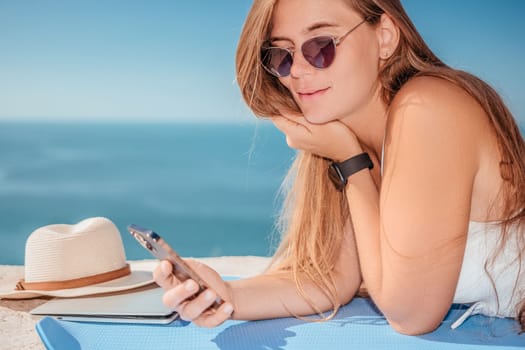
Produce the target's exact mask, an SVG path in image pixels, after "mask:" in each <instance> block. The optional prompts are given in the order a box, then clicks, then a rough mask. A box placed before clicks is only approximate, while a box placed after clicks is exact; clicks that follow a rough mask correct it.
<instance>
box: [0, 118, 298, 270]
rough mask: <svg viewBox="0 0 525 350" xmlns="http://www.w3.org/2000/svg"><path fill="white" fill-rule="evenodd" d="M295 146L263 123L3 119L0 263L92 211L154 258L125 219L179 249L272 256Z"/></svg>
mask: <svg viewBox="0 0 525 350" xmlns="http://www.w3.org/2000/svg"><path fill="white" fill-rule="evenodd" d="M294 154H295V153H294V152H293V151H292V150H290V149H289V148H288V147H287V145H286V142H285V140H284V136H282V134H281V133H280V132H279V131H278V130H276V129H275V128H274V127H273V126H271V125H269V124H266V123H258V124H249V125H226V124H223V125H210V124H195V125H193V124H147V123H143V124H140V123H136V124H117V123H115V124H107V123H100V124H96V123H84V124H80V123H7V122H4V123H1V124H0V223H1V225H0V239H1V242H2V243H1V244H0V264H23V262H24V249H25V241H26V239H27V237H28V236H29V234H30V233H31V232H32V231H33V230H35V229H36V228H38V227H40V226H43V225H48V224H56V223H76V222H78V221H80V220H82V219H85V218H88V217H92V216H105V217H108V218H109V219H111V220H112V221H113V222H114V223H115V224H116V225H117V227H118V228H119V230H120V232H121V235H122V238H123V241H124V246H125V250H126V255H127V258H128V259H144V258H151V256H150V255H149V253H148V252H146V251H145V250H144V249H143V248H141V247H140V246H139V245H138V244H137V243H136V242H135V241H134V240H133V239H132V238H131V236H129V234H128V233H127V231H126V226H127V225H128V224H130V223H135V224H138V225H140V226H144V227H148V228H151V229H153V230H154V231H156V232H158V233H159V234H161V235H162V236H164V237H165V238H166V240H167V241H168V242H170V244H171V245H172V246H173V247H174V248H175V249H176V250H177V251H178V252H179V253H180V254H181V255H183V256H197V257H198V256H220V255H263V256H267V255H270V254H271V253H272V249H273V248H274V246H273V245H272V239H273V241H274V240H275V239H274V238H275V234H274V233H273V231H274V230H273V224H274V221H275V218H276V214H277V212H278V209H279V206H280V199H279V198H278V197H277V192H278V188H279V185H280V183H281V182H282V179H283V177H284V175H285V173H286V171H287V169H288V168H289V165H290V164H291V161H292V159H293V157H294ZM272 237H273V238H272Z"/></svg>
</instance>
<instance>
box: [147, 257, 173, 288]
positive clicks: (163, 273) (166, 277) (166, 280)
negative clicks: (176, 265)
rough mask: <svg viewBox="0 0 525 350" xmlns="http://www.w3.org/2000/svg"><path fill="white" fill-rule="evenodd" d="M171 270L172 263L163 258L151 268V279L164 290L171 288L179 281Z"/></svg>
mask: <svg viewBox="0 0 525 350" xmlns="http://www.w3.org/2000/svg"><path fill="white" fill-rule="evenodd" d="M172 271H173V265H172V264H171V263H170V262H169V261H166V260H163V261H161V262H160V263H159V264H158V265H157V267H156V268H155V270H153V279H154V280H155V282H156V283H157V284H158V285H159V286H161V287H162V288H163V289H164V290H168V289H171V288H173V287H175V286H176V285H178V284H179V283H180V282H179V280H177V278H176V277H175V276H174V275H173V273H172Z"/></svg>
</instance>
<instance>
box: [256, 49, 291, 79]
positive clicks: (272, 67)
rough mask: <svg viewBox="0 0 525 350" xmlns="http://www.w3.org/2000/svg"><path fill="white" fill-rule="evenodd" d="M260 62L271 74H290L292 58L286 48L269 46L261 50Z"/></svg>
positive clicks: (281, 75) (278, 75) (280, 75)
mask: <svg viewBox="0 0 525 350" xmlns="http://www.w3.org/2000/svg"><path fill="white" fill-rule="evenodd" d="M262 62H263V65H264V66H265V67H266V69H268V70H269V71H270V72H271V73H272V74H273V75H275V76H277V77H285V76H287V75H289V74H290V69H291V67H292V62H293V59H292V55H291V54H290V52H288V51H287V50H285V49H280V48H278V47H270V48H267V49H264V50H263V55H262Z"/></svg>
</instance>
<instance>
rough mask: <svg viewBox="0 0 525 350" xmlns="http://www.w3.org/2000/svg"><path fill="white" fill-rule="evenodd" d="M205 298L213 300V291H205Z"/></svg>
mask: <svg viewBox="0 0 525 350" xmlns="http://www.w3.org/2000/svg"><path fill="white" fill-rule="evenodd" d="M204 299H205V300H206V301H211V300H213V293H212V292H210V291H209V290H207V291H206V292H204Z"/></svg>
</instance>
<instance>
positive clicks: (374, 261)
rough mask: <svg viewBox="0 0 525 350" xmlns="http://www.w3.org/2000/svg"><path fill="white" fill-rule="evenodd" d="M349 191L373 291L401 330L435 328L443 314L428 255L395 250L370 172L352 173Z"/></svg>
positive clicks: (364, 272)
mask: <svg viewBox="0 0 525 350" xmlns="http://www.w3.org/2000/svg"><path fill="white" fill-rule="evenodd" d="M346 190H347V201H348V204H349V208H350V212H351V216H352V222H353V225H354V232H355V239H356V244H357V249H358V251H359V256H360V266H361V274H362V276H363V280H364V283H365V284H366V287H367V290H368V293H369V294H370V296H371V297H372V299H373V300H374V302H375V303H376V304H377V306H378V307H379V309H380V310H381V311H382V312H383V314H384V315H385V317H386V318H387V320H388V321H389V323H390V324H391V325H392V326H393V327H394V328H395V329H396V330H398V331H400V332H402V333H408V334H419V333H424V332H427V331H430V330H432V329H433V328H434V327H435V326H436V325H437V324H439V322H440V321H441V320H442V318H443V317H444V314H441V313H440V311H436V308H435V307H434V306H432V305H431V304H432V303H434V304H436V305H438V304H439V303H438V298H439V297H438V296H437V294H438V293H437V288H432V287H431V286H432V281H430V280H429V279H432V278H433V277H432V276H433V275H432V274H431V273H430V272H429V271H428V270H425V267H424V266H425V265H426V262H425V261H424V260H425V259H429V257H421V256H419V257H414V258H408V257H403V256H402V255H400V254H399V253H397V252H396V251H395V242H393V241H389V240H388V239H386V237H385V236H384V235H383V234H382V233H381V232H382V231H381V226H380V225H381V224H380V223H381V220H380V210H379V193H378V189H377V187H376V186H375V184H374V182H373V180H372V178H371V176H370V175H369V174H368V173H367V172H364V171H363V172H359V173H357V174H355V175H354V176H352V177H351V181H349V183H348V185H347V188H346ZM406 259H409V260H410V262H407V260H406ZM422 259H423V260H422ZM434 294H436V295H435V296H434Z"/></svg>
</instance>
